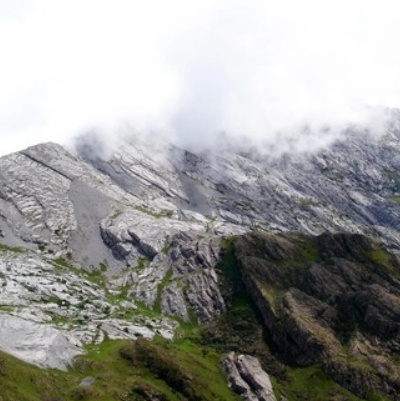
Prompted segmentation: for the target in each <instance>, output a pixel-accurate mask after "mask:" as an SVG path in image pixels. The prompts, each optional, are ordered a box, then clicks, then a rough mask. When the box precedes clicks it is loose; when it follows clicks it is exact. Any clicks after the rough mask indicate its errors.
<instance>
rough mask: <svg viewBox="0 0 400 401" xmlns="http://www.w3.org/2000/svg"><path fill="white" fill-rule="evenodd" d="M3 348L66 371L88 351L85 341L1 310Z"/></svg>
mask: <svg viewBox="0 0 400 401" xmlns="http://www.w3.org/2000/svg"><path fill="white" fill-rule="evenodd" d="M0 333H1V341H0V349H1V350H2V351H4V352H7V353H9V354H11V355H14V356H15V357H17V358H20V359H22V360H24V361H26V362H29V363H32V364H34V365H37V366H41V367H50V368H55V369H61V370H66V369H67V367H68V366H69V365H70V364H71V363H72V361H73V359H74V358H75V357H76V356H78V355H81V354H83V353H84V351H83V349H82V344H81V342H80V341H77V340H76V339H75V338H74V337H73V336H71V335H69V334H68V333H66V332H61V331H59V330H57V329H55V328H54V327H51V326H48V325H44V324H38V323H34V322H32V321H29V320H25V319H23V318H21V317H18V316H10V315H8V314H5V313H1V312H0Z"/></svg>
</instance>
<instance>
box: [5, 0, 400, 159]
mask: <svg viewBox="0 0 400 401" xmlns="http://www.w3.org/2000/svg"><path fill="white" fill-rule="evenodd" d="M398 21H400V5H399V4H398V2H396V1H395V0H379V1H378V0H352V1H343V0H337V1H335V2H321V1H317V0H302V1H295V0H282V1H279V2H278V1H269V0H242V1H239V0H218V1H215V0H214V1H211V0H202V1H198V0H191V1H183V0H169V1H162V0H147V1H145V2H144V1H141V2H139V1H132V0H113V1H111V0H79V1H78V0H68V1H64V0H19V1H9V0H0V49H1V62H0V138H1V145H0V154H6V153H9V152H12V151H16V150H19V149H22V148H24V147H27V146H29V145H33V144H36V143H39V142H43V141H55V142H59V143H68V142H70V141H71V138H73V137H75V136H77V135H80V134H82V133H85V132H88V131H90V132H99V133H101V135H103V137H104V138H106V139H107V140H110V141H111V140H115V137H116V136H117V135H118V133H126V132H127V131H129V130H133V131H135V132H136V133H137V132H139V133H143V134H145V133H147V134H148V133H154V134H157V135H160V136H161V137H162V138H164V139H167V140H170V141H172V142H174V143H177V144H179V145H181V146H185V147H189V148H196V149H197V148H199V147H207V146H212V145H213V141H214V139H215V138H216V137H218V136H219V135H220V134H221V133H224V134H225V137H224V138H225V139H226V141H228V142H229V141H234V140H235V141H240V140H242V138H245V141H246V144H249V143H254V144H257V145H259V146H263V147H265V149H270V150H272V149H275V150H276V149H277V148H281V149H289V150H290V149H292V150H293V149H294V150H304V149H307V150H309V149H313V148H318V147H320V146H324V145H325V144H326V143H328V142H329V141H331V140H332V139H333V138H335V137H337V135H338V133H339V132H340V131H341V129H343V128H344V127H346V126H348V125H349V124H351V125H360V126H362V127H367V128H368V129H370V130H371V131H372V132H376V133H379V132H380V131H381V130H382V124H383V123H384V117H385V108H384V107H400V52H398V51H397V46H398V43H399V42H400V24H399V23H398Z"/></svg>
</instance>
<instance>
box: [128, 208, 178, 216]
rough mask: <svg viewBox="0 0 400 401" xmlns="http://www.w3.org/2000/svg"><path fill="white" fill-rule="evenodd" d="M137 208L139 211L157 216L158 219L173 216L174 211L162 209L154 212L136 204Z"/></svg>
mask: <svg viewBox="0 0 400 401" xmlns="http://www.w3.org/2000/svg"><path fill="white" fill-rule="evenodd" d="M135 209H136V210H137V211H139V212H142V213H145V214H148V215H149V216H152V217H155V218H156V219H160V218H161V217H171V216H172V215H173V213H174V212H173V211H172V210H162V211H161V212H159V213H157V212H153V211H152V210H149V209H146V208H144V207H142V206H136V207H135Z"/></svg>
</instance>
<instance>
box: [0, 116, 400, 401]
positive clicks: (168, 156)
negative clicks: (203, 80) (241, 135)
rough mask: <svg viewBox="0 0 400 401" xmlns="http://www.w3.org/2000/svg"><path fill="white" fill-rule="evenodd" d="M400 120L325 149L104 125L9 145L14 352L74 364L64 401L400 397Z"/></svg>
mask: <svg viewBox="0 0 400 401" xmlns="http://www.w3.org/2000/svg"><path fill="white" fill-rule="evenodd" d="M399 121H400V118H399V116H397V115H396V114H395V113H394V116H393V120H392V122H391V123H390V124H388V126H387V129H386V131H385V132H384V133H382V135H380V136H372V135H371V134H369V133H368V132H361V131H359V130H356V129H348V130H347V131H346V132H345V133H343V135H342V137H341V138H340V139H338V140H337V141H336V142H335V143H334V144H333V145H331V146H330V147H328V148H324V149H322V150H320V151H319V152H316V153H309V154H308V153H303V154H283V155H279V156H278V155H276V156H273V155H271V154H267V155H266V154H263V153H261V152H259V151H258V150H257V149H254V148H245V147H244V146H241V147H238V146H234V145H230V144H227V143H220V144H219V146H218V148H216V149H213V150H209V151H207V152H201V153H199V154H195V153H193V152H189V151H186V150H183V149H180V148H178V147H176V146H174V145H171V144H168V143H165V142H162V141H160V140H156V139H154V138H150V137H145V138H144V137H132V138H125V139H124V140H123V141H122V142H121V143H119V144H118V146H113V147H111V146H110V147H108V146H107V144H103V143H102V142H101V141H100V140H99V139H98V138H96V137H93V136H87V137H83V138H81V139H80V140H79V141H78V143H77V146H76V148H75V149H73V150H72V149H66V148H64V147H62V146H60V145H57V144H54V143H45V144H40V145H37V146H34V147H31V148H28V149H26V150H24V151H21V152H17V153H14V154H11V155H7V156H3V157H1V158H0V332H1V336H0V349H2V350H3V351H5V352H6V353H8V354H10V355H13V356H15V357H17V358H19V359H21V360H24V361H26V362H29V363H31V364H34V365H36V366H39V367H41V368H49V367H50V368H57V369H60V370H64V371H66V373H63V372H60V373H54V375H53V376H51V377H50V376H48V378H47V379H48V380H47V381H48V382H49V383H52V385H49V386H48V389H47V390H46V391H47V393H46V395H45V396H46V397H47V399H63V400H67V399H107V400H111V399H126V400H130V399H132V400H134V399H145V400H163V399H166V400H168V399H210V400H211V399H235V397H236V396H237V395H235V394H239V395H240V396H241V397H242V399H243V398H244V399H248V400H268V401H270V400H274V399H278V400H279V399H280V400H285V399H286V400H289V401H292V400H303V399H308V400H359V399H371V400H372V399H382V400H385V399H390V400H398V399H399V398H398V394H399V388H400V382H399V379H398V375H399V365H398V358H399V344H400V342H399V341H400V331H399V328H400V326H399V322H400V298H399V297H400V293H399V291H400V276H399V275H400V267H399V266H400V265H399V262H398V259H397V256H396V254H397V252H398V251H399V249H400V226H399V221H400V219H399V216H400V156H399V155H400V128H399V127H400V125H399ZM146 339H147V340H146ZM132 340H135V342H133V343H132V342H131V341H132ZM148 340H153V341H148ZM108 350H110V351H108ZM108 352H109V353H108ZM96 353H98V354H99V356H98V357H96ZM185 355H186V356H185ZM188 355H189V356H190V358H192V359H190V358H189V356H188ZM96 358H100V359H96ZM1 360H2V361H5V362H4V368H2V370H1V369H0V370H1V371H4V374H3V375H0V383H2V385H3V386H5V387H4V388H7V389H8V390H7V393H5V394H7V395H2V397H3V398H4V397H6V398H4V400H11V399H27V400H31V399H32V400H37V399H40V398H37V397H40V393H38V394H39V395H38V396H37V397H36V396H35V395H33V394H36V391H37V387H35V383H36V385H38V384H37V383H39V382H41V381H42V380H44V379H43V378H42V377H45V376H44V375H49V374H50V373H48V371H47V370H30V369H36V368H34V367H27V366H28V365H26V366H25V365H21V362H19V361H17V360H14V359H11V357H9V356H3V357H1V358H0V362H1ZM222 360H223V362H221V361H222ZM101 361H102V362H101ZM105 361H107V364H106V366H110V367H113V369H114V368H115V369H114V370H110V371H109V372H108V373H109V375H110V377H111V376H112V377H113V378H111V379H109V380H108V379H105V378H104V372H103V370H104V368H100V367H99V364H100V365H101V363H105ZM1 366H2V364H1V363H0V368H1ZM7 366H9V371H10V372H11V371H13V372H14V370H13V369H22V370H21V371H24V372H25V371H26V372H31V373H26V374H27V375H33V376H32V377H35V378H36V379H35V380H33V379H32V380H31V381H30V382H29V383H27V384H26V386H27V390H26V391H27V393H26V394H28V393H29V394H30V395H29V396H28V395H21V394H25V393H18V391H19V390H17V389H15V388H13V386H12V377H13V376H12V375H15V373H13V374H11V376H9V373H7ZM195 366H198V368H195ZM110 369H111V368H110ZM132 369H133V370H132ZM135 369H136V370H137V371H140V372H141V375H139V376H138V377H137V379H135V380H133V379H132V374H133V373H132V372H133V371H134V370H135ZM117 372H118V373H117ZM207 372H213V373H212V375H213V377H214V378H215V380H216V384H215V388H213V389H212V390H210V391H209V390H206V387H207V385H206V383H205V382H204V380H207V379H205V378H206V377H208V376H207V375H208V373H207ZM0 373H1V372H0ZM41 375H42V376H41ZM88 375H90V376H91V377H92V379H93V381H90V380H89V381H86V382H84V383H83V385H82V386H80V385H79V383H80V380H84V379H87V377H86V376H88ZM39 378H41V379H39ZM270 380H272V384H271V381H270ZM64 381H65V383H67V382H68V383H71V385H70V386H71V387H73V388H69V387H68V386H67V387H65V385H64V384H60V383H64ZM113 382H114V383H125V384H120V385H118V386H115V388H114V387H113V386H112V383H113ZM32 383H33V384H32ZM228 384H229V386H230V389H229V388H228ZM7 386H8V387H7ZM271 386H272V387H273V389H274V391H275V395H274V394H273V393H272V387H271ZM117 387H118V388H117ZM57 394H58V395H57ZM123 394H125V395H123ZM24 397H25V398H24ZM35 397H36V398H35ZM43 397H44V395H43ZM43 397H42V399H43ZM56 397H58V398H56ZM79 397H81V398H79ZM124 397H125V398H124ZM385 397H386V398H385ZM0 399H1V398H0Z"/></svg>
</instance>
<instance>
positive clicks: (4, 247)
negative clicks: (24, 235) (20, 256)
mask: <svg viewBox="0 0 400 401" xmlns="http://www.w3.org/2000/svg"><path fill="white" fill-rule="evenodd" d="M0 251H9V252H14V253H22V252H24V249H23V248H20V247H13V246H8V245H5V244H0Z"/></svg>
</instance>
